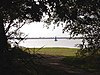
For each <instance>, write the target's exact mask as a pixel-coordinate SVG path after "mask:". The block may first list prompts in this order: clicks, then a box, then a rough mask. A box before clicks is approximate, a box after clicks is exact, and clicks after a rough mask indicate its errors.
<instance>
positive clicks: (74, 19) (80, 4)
mask: <svg viewBox="0 0 100 75" xmlns="http://www.w3.org/2000/svg"><path fill="white" fill-rule="evenodd" d="M48 3H49V6H50V11H51V16H50V17H49V18H48V20H47V21H46V23H48V24H49V23H50V22H53V23H54V24H57V25H58V26H59V25H60V24H61V23H62V22H64V24H65V27H64V29H63V32H66V31H68V32H70V35H71V37H74V36H78V35H81V36H82V37H83V43H82V44H80V45H79V46H80V47H81V49H80V50H79V52H78V54H79V55H82V56H91V55H95V54H96V53H98V52H99V50H100V49H99V48H100V0H83V1H82V0H48ZM85 42H86V43H87V44H86V43H85Z"/></svg>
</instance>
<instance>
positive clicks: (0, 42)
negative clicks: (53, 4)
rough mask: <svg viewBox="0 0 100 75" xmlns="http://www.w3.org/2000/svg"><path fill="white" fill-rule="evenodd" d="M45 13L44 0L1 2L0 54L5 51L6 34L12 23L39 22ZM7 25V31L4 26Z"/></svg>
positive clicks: (8, 0)
mask: <svg viewBox="0 0 100 75" xmlns="http://www.w3.org/2000/svg"><path fill="white" fill-rule="evenodd" d="M44 12H47V7H46V5H45V0H43V1H38V2H37V1H35V0H1V1H0V35H2V36H0V52H1V54H2V52H4V53H6V51H7V36H6V32H7V31H8V30H9V29H10V27H12V26H13V25H12V24H13V23H14V22H15V21H16V20H18V22H19V23H22V22H24V21H26V20H27V22H33V21H40V20H41V18H42V16H43V13H44ZM5 24H9V25H8V27H7V30H5V29H4V25H5Z"/></svg>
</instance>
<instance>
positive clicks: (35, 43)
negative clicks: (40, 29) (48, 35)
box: [20, 39, 81, 48]
mask: <svg viewBox="0 0 100 75" xmlns="http://www.w3.org/2000/svg"><path fill="white" fill-rule="evenodd" d="M80 43H81V39H70V40H69V39H57V41H55V40H54V39H29V40H25V41H24V42H21V43H20V46H24V47H29V48H34V47H35V48H37V47H39V48H40V47H43V46H44V47H68V48H76V47H75V45H76V44H80Z"/></svg>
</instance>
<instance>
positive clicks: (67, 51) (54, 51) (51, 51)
mask: <svg viewBox="0 0 100 75" xmlns="http://www.w3.org/2000/svg"><path fill="white" fill-rule="evenodd" d="M26 50H27V49H26ZM77 50H78V49H77V48H58V47H57V48H29V49H28V50H27V51H30V53H39V54H47V55H57V56H75V53H76V52H77Z"/></svg>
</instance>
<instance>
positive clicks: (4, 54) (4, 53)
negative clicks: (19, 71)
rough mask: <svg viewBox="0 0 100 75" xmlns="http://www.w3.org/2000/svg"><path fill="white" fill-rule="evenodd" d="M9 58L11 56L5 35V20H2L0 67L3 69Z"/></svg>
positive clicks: (0, 20)
mask: <svg viewBox="0 0 100 75" xmlns="http://www.w3.org/2000/svg"><path fill="white" fill-rule="evenodd" d="M8 58H9V56H8V47H7V37H6V35H5V29H4V24H3V19H0V67H1V68H2V67H4V66H6V65H7V62H8ZM0 73H1V72H0Z"/></svg>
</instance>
